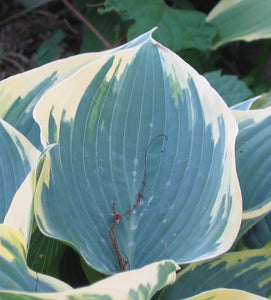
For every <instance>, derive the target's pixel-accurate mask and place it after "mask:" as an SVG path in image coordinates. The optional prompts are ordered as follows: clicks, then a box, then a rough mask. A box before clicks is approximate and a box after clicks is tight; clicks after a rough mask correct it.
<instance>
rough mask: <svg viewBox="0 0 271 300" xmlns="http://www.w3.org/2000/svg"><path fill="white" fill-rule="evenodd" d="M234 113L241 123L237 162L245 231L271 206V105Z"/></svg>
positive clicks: (243, 229) (237, 145) (270, 208)
mask: <svg viewBox="0 0 271 300" xmlns="http://www.w3.org/2000/svg"><path fill="white" fill-rule="evenodd" d="M234 115H235V117H236V119H237V121H238V125H239V134H238V137H237V141H236V163H237V173H238V178H239V181H240V185H241V190H242V196H243V203H244V204H243V205H244V213H243V219H244V220H246V222H244V223H243V224H242V233H243V232H245V231H247V230H248V229H249V228H250V227H251V226H252V225H253V224H255V223H257V222H258V221H259V219H261V218H262V217H263V216H264V215H266V214H267V213H268V212H270V210H271V188H270V180H271V169H270V165H271V155H270V147H271V108H270V107H269V108H268V107H267V108H265V109H258V110H249V111H234Z"/></svg>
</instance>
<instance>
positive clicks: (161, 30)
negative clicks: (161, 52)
mask: <svg viewBox="0 0 271 300" xmlns="http://www.w3.org/2000/svg"><path fill="white" fill-rule="evenodd" d="M105 7H106V10H105V11H112V10H115V11H117V12H118V13H120V14H121V16H122V18H123V19H124V20H125V21H134V24H133V25H131V26H130V28H129V31H128V38H129V40H131V39H133V38H135V37H137V36H138V35H140V34H142V33H143V32H145V31H147V30H150V29H152V28H154V27H156V26H157V27H158V30H157V31H156V33H155V34H154V37H155V38H156V39H157V40H159V41H160V42H161V43H163V44H164V45H165V46H167V47H168V48H170V49H171V50H173V51H179V50H181V49H185V48H197V49H200V50H206V49H208V48H209V47H210V46H211V41H212V39H213V37H214V36H215V34H216V30H215V28H214V27H213V26H212V25H211V24H208V23H207V22H206V21H205V14H203V13H201V12H199V11H194V10H191V11H190V10H180V9H175V8H172V7H169V6H167V5H166V3H165V1H163V0H121V1H119V0H106V1H105Z"/></svg>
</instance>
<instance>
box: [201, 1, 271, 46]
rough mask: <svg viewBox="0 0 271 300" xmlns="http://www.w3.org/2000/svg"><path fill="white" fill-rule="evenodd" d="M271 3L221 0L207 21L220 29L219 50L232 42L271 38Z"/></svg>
mask: <svg viewBox="0 0 271 300" xmlns="http://www.w3.org/2000/svg"><path fill="white" fill-rule="evenodd" d="M270 14H271V2H270V1H266V0H257V1H255V0H231V1H229V0H221V1H219V3H218V4H217V5H216V6H215V7H214V8H213V10H212V11H211V12H210V13H209V15H208V17H207V20H208V21H209V22H211V23H212V24H214V25H215V26H216V27H217V29H218V34H217V35H216V38H215V39H214V41H213V46H212V47H213V48H217V47H219V46H221V45H223V44H225V43H229V42H232V41H238V40H245V41H253V40H259V39H266V38H270V37H271V19H270Z"/></svg>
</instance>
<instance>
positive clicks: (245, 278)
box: [0, 31, 271, 299]
mask: <svg viewBox="0 0 271 300" xmlns="http://www.w3.org/2000/svg"><path fill="white" fill-rule="evenodd" d="M0 102H1V105H0V116H1V118H2V119H1V126H0V133H1V134H0V153H1V161H0V165H1V175H0V176H1V177H0V178H1V180H0V185H1V190H2V193H1V196H0V197H1V198H0V205H1V222H2V224H1V225H0V238H1V244H0V267H1V269H0V279H1V280H0V298H1V299H15V298H18V299H81V298H83V297H84V298H86V299H150V298H151V297H152V296H153V295H154V294H155V293H156V292H157V291H160V292H159V294H157V295H156V296H155V297H159V298H161V299H186V298H190V297H192V298H190V299H210V297H212V298H214V299H222V298H223V297H224V299H225V298H227V297H229V298H228V299H230V297H231V298H232V299H250V298H253V299H262V297H261V296H264V297H269V296H270V288H269V284H268V282H269V281H270V279H269V278H270V272H271V270H270V267H269V266H270V262H271V258H270V248H268V247H267V248H262V249H259V250H241V249H240V244H242V245H244V242H243V239H244V237H246V239H247V240H248V239H249V233H250V229H251V228H254V226H253V225H255V224H256V223H257V225H258V224H259V221H260V220H264V217H266V218H268V213H269V211H270V209H271V205H270V200H271V198H270V195H271V189H270V176H271V173H270V160H271V155H270V146H271V134H270V132H271V130H270V129H271V128H270V127H271V125H270V124H271V122H270V119H271V109H270V106H269V102H270V101H269V96H268V95H263V96H259V97H256V98H253V99H250V100H248V101H246V102H243V103H241V104H239V105H236V106H234V107H232V108H229V107H228V106H227V105H226V104H225V102H224V100H223V99H222V98H221V96H220V95H219V94H218V93H217V92H216V91H215V90H214V88H212V87H211V85H210V84H209V83H208V81H207V80H206V79H205V78H204V77H203V76H201V75H199V74H198V73H197V72H196V71H195V70H194V69H193V68H192V67H191V66H189V65H188V64H187V63H186V62H184V61H183V60H182V59H181V58H180V57H179V56H177V55H176V54H175V53H173V52H171V51H170V50H169V49H167V48H166V47H164V46H163V45H161V44H159V43H158V42H157V41H156V40H154V39H153V38H152V31H149V32H147V33H145V34H143V35H141V36H139V37H138V38H136V39H134V40H132V41H130V42H128V43H127V44H125V45H123V46H120V47H118V48H115V49H112V50H107V51H104V52H99V53H88V54H82V55H78V56H74V57H70V58H67V59H64V60H59V61H55V62H53V63H50V64H47V65H45V66H43V67H40V68H37V69H34V70H31V71H28V72H25V73H23V74H20V75H17V76H13V77H11V78H9V79H7V80H4V81H2V82H1V83H0ZM240 241H242V242H240ZM238 247H239V248H238ZM67 249H73V250H74V251H75V252H76V253H77V256H78V257H79V258H80V259H81V265H82V273H84V274H85V275H84V276H85V277H86V278H87V284H85V286H84V287H81V288H79V287H78V286H77V287H76V286H74V285H73V286H71V285H69V284H67V283H66V282H65V280H64V279H63V271H62V272H61V270H62V269H65V263H64V265H63V256H64V253H65V252H66V251H67ZM237 249H239V251H237ZM227 251H228V253H226V252H227ZM225 253H226V254H225ZM66 264H67V261H66ZM72 273H73V271H70V274H68V276H70V278H72V277H73V274H72ZM176 273H178V274H177V276H176ZM76 274H77V273H76ZM106 276H108V278H105V277H106ZM93 281H96V282H95V283H93ZM253 294H254V295H253ZM256 294H258V295H261V296H256Z"/></svg>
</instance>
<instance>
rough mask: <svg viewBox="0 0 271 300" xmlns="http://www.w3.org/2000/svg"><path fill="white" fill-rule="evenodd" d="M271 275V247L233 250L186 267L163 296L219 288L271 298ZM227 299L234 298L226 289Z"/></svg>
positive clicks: (179, 295)
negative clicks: (229, 295) (213, 258)
mask: <svg viewBox="0 0 271 300" xmlns="http://www.w3.org/2000/svg"><path fill="white" fill-rule="evenodd" d="M270 279H271V252H270V248H264V249H260V250H247V251H240V252H230V253H227V254H225V255H222V256H221V257H219V258H217V259H215V260H211V261H208V262H204V263H197V264H191V265H189V266H188V267H186V268H185V269H184V270H182V271H181V272H180V273H179V274H178V277H177V280H176V282H175V283H174V284H173V285H172V286H170V287H168V288H167V289H166V290H165V292H164V293H163V294H162V297H161V298H160V300H162V299H165V300H166V299H170V300H174V299H186V298H189V297H192V296H194V295H197V294H200V293H203V292H206V291H209V290H213V289H217V288H227V289H240V290H244V291H247V292H250V293H254V294H256V295H260V296H263V297H266V298H270V295H271V292H270ZM222 295H223V292H221V296H222ZM233 295H234V294H233ZM189 299H190V298H189ZM192 299H194V298H192ZM195 299H197V297H195ZM199 299H205V298H199ZM212 299H213V298H212ZM215 299H216V298H215ZM218 299H220V298H218ZM222 299H223V298H222ZM224 299H230V298H227V294H226V293H225V294H224ZM233 299H239V298H238V297H237V298H233ZM241 299H242V298H241ZM244 299H246V298H244ZM256 299H257V298H256Z"/></svg>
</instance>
